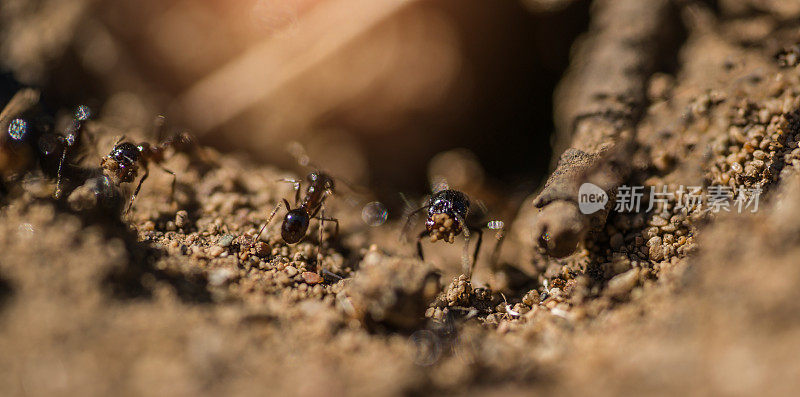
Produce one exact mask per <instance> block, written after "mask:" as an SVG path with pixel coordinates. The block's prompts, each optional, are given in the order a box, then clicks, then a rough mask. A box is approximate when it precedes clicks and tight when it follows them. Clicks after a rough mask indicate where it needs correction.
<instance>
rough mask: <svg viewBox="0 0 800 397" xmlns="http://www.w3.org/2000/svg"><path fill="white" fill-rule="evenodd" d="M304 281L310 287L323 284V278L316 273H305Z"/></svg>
mask: <svg viewBox="0 0 800 397" xmlns="http://www.w3.org/2000/svg"><path fill="white" fill-rule="evenodd" d="M303 281H305V282H306V284H308V285H314V284H319V283H321V282H322V276H320V275H319V274H317V273H314V272H303Z"/></svg>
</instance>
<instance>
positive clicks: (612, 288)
mask: <svg viewBox="0 0 800 397" xmlns="http://www.w3.org/2000/svg"><path fill="white" fill-rule="evenodd" d="M638 281H639V269H638V268H633V269H631V270H628V271H627V272H625V273H622V274H620V275H617V276H614V278H612V279H611V280H609V281H608V288H607V289H606V293H608V295H610V296H613V297H621V296H625V295H626V294H628V293H629V292H630V291H631V290H632V289H633V287H635V286H636V283H637V282H638Z"/></svg>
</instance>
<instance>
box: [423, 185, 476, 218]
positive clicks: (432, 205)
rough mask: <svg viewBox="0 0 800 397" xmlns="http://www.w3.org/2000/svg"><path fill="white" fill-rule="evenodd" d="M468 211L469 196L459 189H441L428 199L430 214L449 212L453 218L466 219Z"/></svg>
mask: <svg viewBox="0 0 800 397" xmlns="http://www.w3.org/2000/svg"><path fill="white" fill-rule="evenodd" d="M467 211H469V198H467V195H466V194H464V193H461V192H459V191H458V190H452V189H446V190H441V191H439V192H436V193H434V194H433V196H431V198H430V200H428V216H431V215H434V214H447V215H449V216H450V217H452V218H457V217H461V219H466V217H467Z"/></svg>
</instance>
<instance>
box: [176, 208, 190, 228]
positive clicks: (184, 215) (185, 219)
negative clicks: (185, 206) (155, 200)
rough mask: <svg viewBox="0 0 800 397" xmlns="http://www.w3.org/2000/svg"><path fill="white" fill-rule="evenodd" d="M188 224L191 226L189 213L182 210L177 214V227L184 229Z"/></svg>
mask: <svg viewBox="0 0 800 397" xmlns="http://www.w3.org/2000/svg"><path fill="white" fill-rule="evenodd" d="M188 224H189V213H188V212H186V211H184V210H180V211H178V212H176V213H175V226H177V227H179V228H183V227H184V226H187V225H188Z"/></svg>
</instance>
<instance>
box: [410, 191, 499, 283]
mask: <svg viewBox="0 0 800 397" xmlns="http://www.w3.org/2000/svg"><path fill="white" fill-rule="evenodd" d="M420 211H426V215H427V218H426V220H425V230H423V231H422V232H421V233H420V234H419V235H417V256H418V257H419V259H420V260H425V256H424V255H423V253H422V239H423V238H425V237H430V240H431V242H432V243H435V242H437V241H439V240H442V241H445V242H447V243H450V244H453V243H454V242H455V237H456V236H457V235H459V234H462V233H463V234H464V239H465V241H464V253H463V257H462V265H463V271H464V274H466V275H467V277H468V278H472V271H473V269H474V267H475V262H476V261H477V260H478V253H479V252H480V249H481V243H482V242H483V229H482V227H479V226H476V225H473V224H472V223H468V222H467V219H468V215H470V201H469V197H467V195H466V194H464V193H462V192H460V191H458V190H454V189H449V188H448V189H444V190H440V191H438V192H436V193H434V194H433V195H432V196H431V197H430V198H429V199H428V200H427V202H426V204H425V205H424V206H422V207H420V208H417V209H416V210H414V211H412V212H411V213H410V214H409V215H408V218H407V219H406V224H405V226H404V227H403V230H404V231H405V230H408V227H409V225H410V223H411V220H412V217H413V216H414V215H415V214H417V213H418V212H420ZM487 226H488V227H489V228H492V229H500V228H502V222H501V221H492V222H489V224H488V225H487ZM471 233H475V234H477V235H478V243H477V244H476V245H475V251H474V253H473V254H472V261H471V262H470V261H469V241H470V237H471ZM404 234H405V233H404ZM497 238H498V241H502V240H501V239H502V238H503V235H502V232H499V233H498V237H497ZM498 248H499V243H498V245H497V246H495V253H494V254H493V255H492V257H493V258H495V257H496V253H497V252H496V251H497V249H498Z"/></svg>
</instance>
